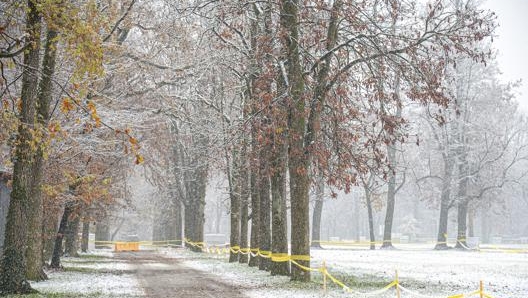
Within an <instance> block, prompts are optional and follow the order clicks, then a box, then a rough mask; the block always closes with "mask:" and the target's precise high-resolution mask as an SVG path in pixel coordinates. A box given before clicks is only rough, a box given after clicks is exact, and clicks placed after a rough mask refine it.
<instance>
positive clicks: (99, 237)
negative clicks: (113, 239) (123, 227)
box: [95, 215, 110, 249]
mask: <svg viewBox="0 0 528 298" xmlns="http://www.w3.org/2000/svg"><path fill="white" fill-rule="evenodd" d="M109 240H110V227H109V226H108V219H107V216H106V215H105V216H104V217H103V218H101V219H100V220H99V221H98V222H97V223H96V225H95V249H102V248H107V247H108V244H106V243H104V242H106V241H109Z"/></svg>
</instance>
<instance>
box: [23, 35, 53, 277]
mask: <svg viewBox="0 0 528 298" xmlns="http://www.w3.org/2000/svg"><path fill="white" fill-rule="evenodd" d="M57 36H58V33H57V32H56V31H55V30H48V33H47V36H46V46H45V52H44V60H43V62H42V79H41V81H40V84H39V91H38V102H37V115H38V122H39V124H40V125H42V127H43V128H44V127H47V125H48V121H49V119H50V111H49V107H50V103H51V100H52V76H53V75H54V73H55V60H56V57H57V51H56V48H57ZM44 150H45V149H44V148H42V147H39V148H38V149H37V152H36V156H35V162H34V164H33V175H34V181H33V186H32V188H33V189H32V193H33V195H32V202H31V205H32V206H33V208H31V211H30V212H31V214H30V216H29V218H28V246H27V250H26V258H27V269H26V277H27V278H28V279H30V280H45V279H47V276H46V273H44V270H43V263H44V262H43V259H42V257H43V256H42V249H43V242H44V238H43V235H42V227H43V215H44V207H43V204H42V191H41V189H40V187H41V181H42V172H43V168H44Z"/></svg>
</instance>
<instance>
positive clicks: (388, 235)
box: [381, 75, 402, 249]
mask: <svg viewBox="0 0 528 298" xmlns="http://www.w3.org/2000/svg"><path fill="white" fill-rule="evenodd" d="M395 89H396V90H395V93H396V94H397V95H396V96H398V97H399V92H400V77H399V75H398V77H397V78H396V88H395ZM401 114H402V108H401V106H398V107H397V109H396V117H401ZM387 158H388V161H389V164H390V165H391V167H392V169H389V185H388V187H387V209H386V212H385V226H384V228H383V244H382V245H381V248H385V249H390V248H392V247H393V246H392V223H393V221H394V207H395V206H396V192H397V191H398V189H399V188H400V187H401V185H400V187H398V189H397V188H396V165H397V160H396V148H395V147H394V145H393V144H389V145H387Z"/></svg>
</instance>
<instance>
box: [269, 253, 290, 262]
mask: <svg viewBox="0 0 528 298" xmlns="http://www.w3.org/2000/svg"><path fill="white" fill-rule="evenodd" d="M290 259H291V258H290V255H289V254H287V253H273V254H271V261H272V262H277V263H280V262H288V261H289V260H290Z"/></svg>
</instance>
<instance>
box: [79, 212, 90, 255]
mask: <svg viewBox="0 0 528 298" xmlns="http://www.w3.org/2000/svg"><path fill="white" fill-rule="evenodd" d="M89 242H90V219H89V218H88V217H86V216H85V217H84V218H83V221H82V240H81V251H82V252H87V251H88V243H89Z"/></svg>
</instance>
